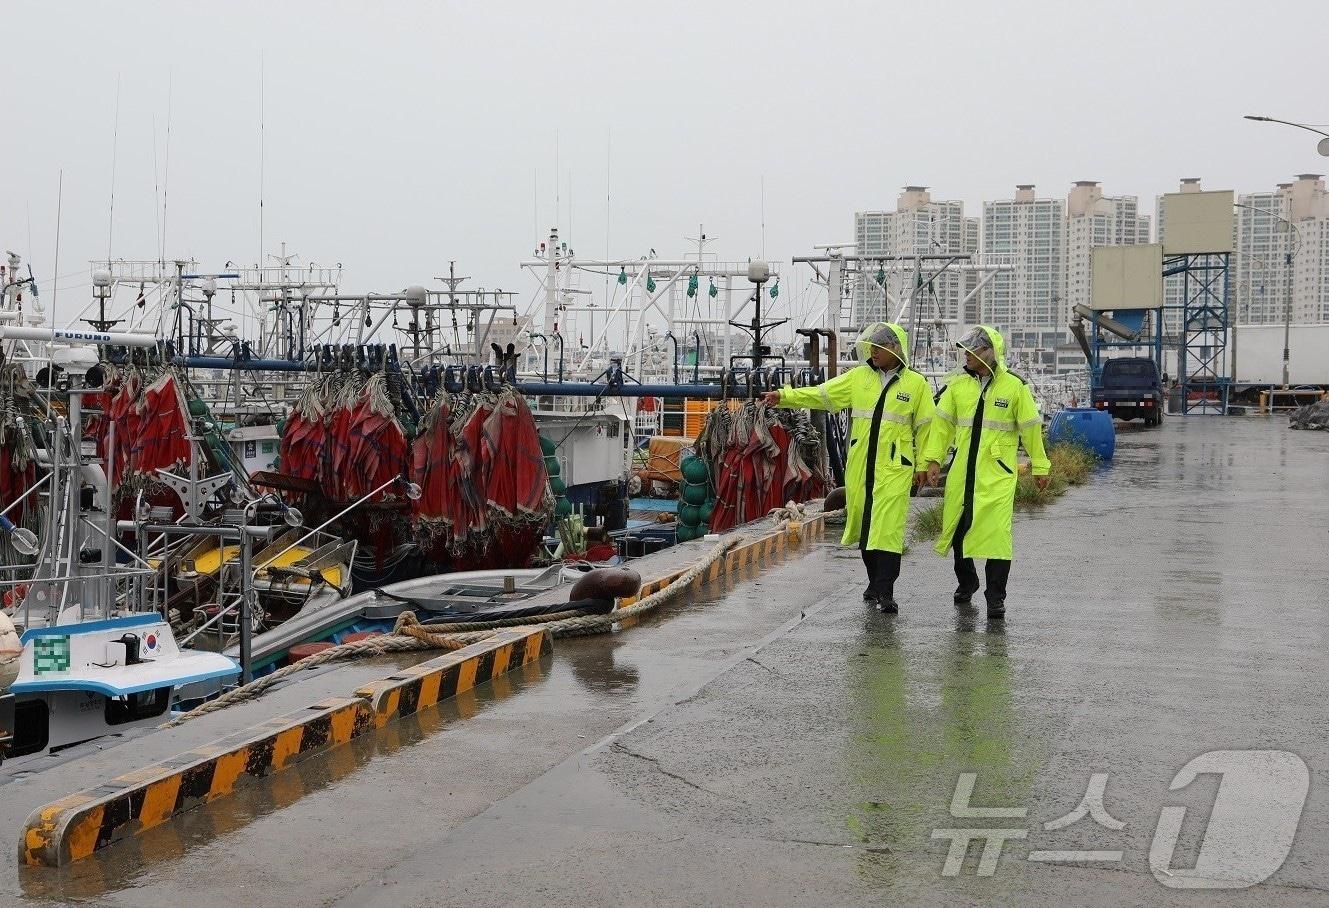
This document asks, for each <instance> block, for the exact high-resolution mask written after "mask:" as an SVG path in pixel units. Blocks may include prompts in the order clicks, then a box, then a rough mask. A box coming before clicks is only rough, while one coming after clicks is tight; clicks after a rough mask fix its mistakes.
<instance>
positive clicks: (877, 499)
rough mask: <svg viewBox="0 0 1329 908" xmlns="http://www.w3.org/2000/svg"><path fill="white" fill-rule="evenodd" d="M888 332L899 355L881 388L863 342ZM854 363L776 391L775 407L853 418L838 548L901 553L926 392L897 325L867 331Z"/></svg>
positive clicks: (928, 418)
mask: <svg viewBox="0 0 1329 908" xmlns="http://www.w3.org/2000/svg"><path fill="white" fill-rule="evenodd" d="M885 327H889V328H890V329H891V331H893V332H894V333H895V336H896V337H897V338H898V339H899V342H900V350H901V351H902V353H903V355H904V357H905V360H906V361H905V364H904V365H903V366H901V367H900V368H899V369H898V370H897V371H896V372H895V373H894V374H893V375H892V376H891V378H890V379H889V380H888V381H886V382H885V383H884V384H883V380H882V376H883V374H884V373H882V372H880V371H879V370H878V369H877V368H876V367H875V366H873V365H871V363H869V362H868V360H869V359H870V357H871V344H869V343H868V341H867V339H868V338H870V337H872V336H873V335H874V334H875V333H876V332H877V331H878V330H880V329H881V328H885ZM858 346H859V359H860V361H861V365H858V366H855V367H854V368H852V369H850V370H849V371H848V372H845V373H844V374H842V375H837V376H836V377H835V378H832V379H830V380H829V381H826V382H823V383H822V384H820V385H817V386H816V387H812V388H781V389H780V406H782V407H809V408H811V409H814V410H832V411H835V410H844V409H849V410H850V414H851V415H852V416H853V422H852V428H851V429H850V434H849V457H848V463H846V464H845V480H844V484H845V522H844V535H843V536H842V537H841V539H840V542H841V544H842V545H858V547H859V548H860V549H864V550H866V549H872V550H875V551H884V552H903V551H904V525H905V518H906V517H907V516H908V515H909V492H910V487H911V485H912V484H913V481H914V473H915V471H921V470H922V467H923V464H922V462H921V461H920V460H919V454H918V452H920V451H922V450H923V444H924V441H925V439H926V437H927V429H928V425H929V423H931V422H932V409H933V406H932V388H931V386H929V385H928V381H927V379H926V378H924V377H923V376H922V375H920V374H919V373H917V372H915V371H914V370H913V369H910V368H909V366H908V361H907V360H908V355H909V342H908V339H907V337H906V336H905V331H904V329H903V328H901V327H900V326H899V325H887V324H886V323H884V322H878V323H876V324H874V325H869V326H868V327H867V328H866V329H865V330H864V331H863V333H862V334H861V335H860V336H859V339H858Z"/></svg>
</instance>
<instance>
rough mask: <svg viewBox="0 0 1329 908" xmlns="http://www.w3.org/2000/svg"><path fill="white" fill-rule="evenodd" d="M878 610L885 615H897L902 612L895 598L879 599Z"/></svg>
mask: <svg viewBox="0 0 1329 908" xmlns="http://www.w3.org/2000/svg"><path fill="white" fill-rule="evenodd" d="M877 611H879V612H881V613H882V614H885V615H897V614H899V612H900V606H898V605H896V604H895V600H894V599H879V600H877Z"/></svg>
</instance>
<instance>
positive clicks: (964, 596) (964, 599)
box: [951, 586, 978, 605]
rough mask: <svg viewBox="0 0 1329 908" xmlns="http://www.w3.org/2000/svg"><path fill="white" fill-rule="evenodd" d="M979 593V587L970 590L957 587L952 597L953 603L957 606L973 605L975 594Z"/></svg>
mask: <svg viewBox="0 0 1329 908" xmlns="http://www.w3.org/2000/svg"><path fill="white" fill-rule="evenodd" d="M977 592H978V587H974V588H973V589H970V588H969V587H964V586H962V587H957V588H956V590H955V592H954V593H953V594H952V595H951V601H952V602H954V603H955V604H956V605H973V604H974V594H975V593H977Z"/></svg>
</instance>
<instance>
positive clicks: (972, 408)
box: [923, 325, 1051, 620]
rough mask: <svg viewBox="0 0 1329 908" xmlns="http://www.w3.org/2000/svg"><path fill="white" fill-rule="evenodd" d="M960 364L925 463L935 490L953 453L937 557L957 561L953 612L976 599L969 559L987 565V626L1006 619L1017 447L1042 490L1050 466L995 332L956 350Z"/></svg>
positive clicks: (1034, 411)
mask: <svg viewBox="0 0 1329 908" xmlns="http://www.w3.org/2000/svg"><path fill="white" fill-rule="evenodd" d="M957 346H958V347H959V348H960V350H961V351H963V354H964V358H965V364H964V367H963V368H962V369H960V370H959V371H957V372H955V373H953V374H952V375H951V377H950V378H949V379H948V380H947V382H946V386H945V388H944V389H943V390H942V393H941V396H940V397H939V398H938V399H937V408H936V420H935V421H934V422H933V424H932V429H931V431H930V432H929V433H928V439H927V445H926V448H925V449H924V452H923V460H924V461H925V462H926V464H927V473H928V482H929V483H930V484H932V485H936V484H937V479H938V477H939V476H940V474H941V462H942V460H943V459H944V458H945V457H946V453H947V451H949V450H951V449H954V451H955V453H954V456H953V457H952V458H951V463H950V472H949V474H948V475H947V477H946V495H945V499H944V503H943V506H942V528H941V536H940V538H939V539H938V540H937V546H936V550H937V554H938V555H945V554H946V552H947V550H948V549H949V550H951V551H952V552H953V553H954V556H955V578H956V580H958V581H959V586H958V587H957V588H956V590H955V597H954V599H955V604H956V605H968V604H969V602H970V600H971V599H972V598H973V595H974V594H975V593H977V592H978V571H977V570H976V569H975V568H974V559H975V558H985V559H987V563H986V564H985V565H984V574H985V575H986V580H987V587H986V588H985V589H984V591H983V595H984V598H985V599H986V600H987V614H988V618H989V619H990V620H1002V619H1004V618H1005V617H1006V581H1007V579H1008V578H1009V577H1010V573H1011V556H1012V543H1011V523H1012V517H1013V514H1014V510H1015V482H1016V476H1017V474H1018V473H1019V465H1018V464H1017V463H1016V459H1015V455H1016V451H1017V449H1018V447H1019V444H1020V443H1021V442H1024V449H1025V451H1026V452H1028V454H1029V466H1030V470H1031V472H1032V473H1033V475H1034V477H1035V482H1036V483H1037V484H1038V487H1039V488H1040V489H1043V488H1046V487H1047V483H1048V478H1047V476H1048V470H1049V468H1050V467H1051V464H1050V463H1049V462H1048V458H1047V454H1046V453H1045V452H1044V450H1043V417H1042V416H1041V415H1040V414H1039V412H1038V403H1037V402H1036V401H1035V400H1034V395H1033V393H1032V392H1031V391H1030V390H1029V386H1028V385H1027V384H1025V381H1024V379H1023V378H1021V377H1020V376H1018V375H1016V374H1015V373H1014V372H1011V371H1010V370H1009V369H1007V368H1006V343H1005V341H1003V340H1002V337H1001V334H1000V333H998V331H997V329H995V328H990V327H988V326H987V325H979V326H977V327H975V328H974V329H973V330H971V331H970V332H969V333H967V334H966V335H965V336H964V337H963V338H961V339H960V342H959V343H958V344H957Z"/></svg>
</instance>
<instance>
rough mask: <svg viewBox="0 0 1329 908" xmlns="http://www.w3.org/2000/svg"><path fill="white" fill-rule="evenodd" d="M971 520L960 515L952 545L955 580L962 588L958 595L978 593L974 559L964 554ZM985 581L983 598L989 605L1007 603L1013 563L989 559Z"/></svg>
mask: <svg viewBox="0 0 1329 908" xmlns="http://www.w3.org/2000/svg"><path fill="white" fill-rule="evenodd" d="M969 526H970V519H969V514H968V513H965V514H961V515H960V523H959V524H958V525H957V526H956V527H955V535H954V536H953V537H952V539H954V540H955V541H954V542H953V543H952V544H951V551H952V552H954V554H955V579H956V580H958V581H959V583H960V588H959V589H958V590H956V593H957V594H962V593H969V594H970V595H972V594H974V593H976V592H978V586H979V584H978V570H977V569H976V568H975V567H974V559H972V558H966V557H965V554H964V537H965V534H966V533H968V532H969ZM983 574H984V579H986V580H987V585H986V587H984V589H983V598H984V599H986V600H987V603H988V605H1000V604H1002V603H1004V602H1005V601H1006V581H1007V580H1008V579H1009V578H1010V576H1011V562H1010V559H1008V558H989V559H987V561H986V562H985V563H984V565H983Z"/></svg>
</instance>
